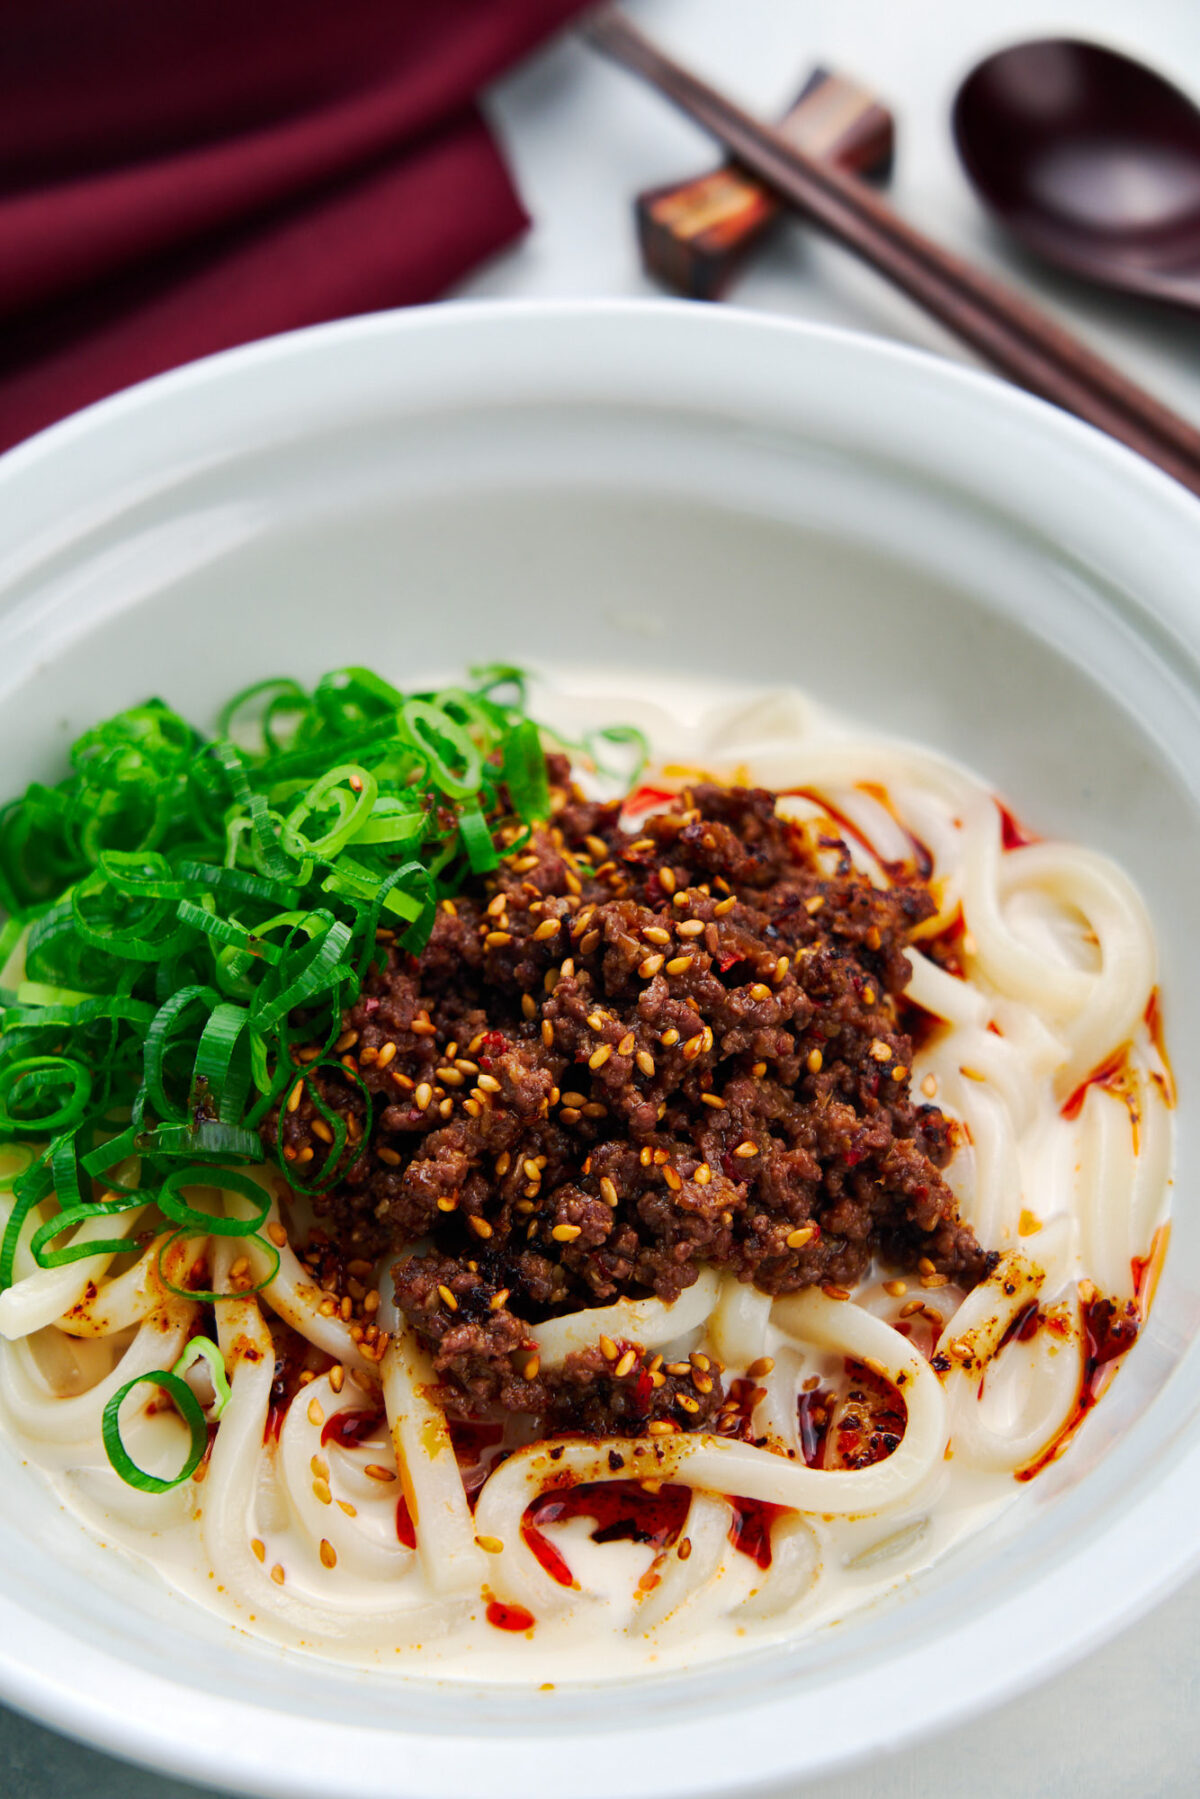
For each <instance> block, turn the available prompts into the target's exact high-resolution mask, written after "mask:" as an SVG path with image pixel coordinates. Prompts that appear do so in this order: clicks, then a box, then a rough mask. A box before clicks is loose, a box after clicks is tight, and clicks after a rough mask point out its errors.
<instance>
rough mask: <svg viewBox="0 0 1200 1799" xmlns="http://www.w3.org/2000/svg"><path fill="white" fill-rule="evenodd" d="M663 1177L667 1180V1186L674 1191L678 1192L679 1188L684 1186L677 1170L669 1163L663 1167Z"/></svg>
mask: <svg viewBox="0 0 1200 1799" xmlns="http://www.w3.org/2000/svg"><path fill="white" fill-rule="evenodd" d="M663 1179H664V1181H666V1183H667V1186H668V1187H669V1188H670V1189H671V1191H672V1193H678V1192H679V1189H680V1188H681V1187H682V1186H683V1182H682V1181H681V1180H680V1178H679V1176H678V1175H677V1174H676V1172H675V1170H674V1169H673V1168H672V1167H670V1166H669V1165H667V1166H665V1167H664V1168H663Z"/></svg>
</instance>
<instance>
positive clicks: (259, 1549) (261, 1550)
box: [250, 1537, 267, 1562]
mask: <svg viewBox="0 0 1200 1799" xmlns="http://www.w3.org/2000/svg"><path fill="white" fill-rule="evenodd" d="M250 1547H251V1549H253V1551H254V1553H255V1555H256V1556H257V1557H258V1559H259V1561H260V1562H265V1561H266V1559H267V1546H266V1544H265V1543H264V1542H262V1541H261V1540H260V1539H259V1538H258V1537H251V1539H250Z"/></svg>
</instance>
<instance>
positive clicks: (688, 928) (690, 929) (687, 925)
mask: <svg viewBox="0 0 1200 1799" xmlns="http://www.w3.org/2000/svg"><path fill="white" fill-rule="evenodd" d="M675 930H676V933H677V934H678V935H679V936H680V937H699V936H701V935H702V934H703V931H704V921H703V920H702V919H699V918H685V919H684V920H683V922H682V923H681V924H677V925H676V926H675Z"/></svg>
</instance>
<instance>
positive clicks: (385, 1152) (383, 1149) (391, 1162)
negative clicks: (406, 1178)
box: [375, 1143, 400, 1168]
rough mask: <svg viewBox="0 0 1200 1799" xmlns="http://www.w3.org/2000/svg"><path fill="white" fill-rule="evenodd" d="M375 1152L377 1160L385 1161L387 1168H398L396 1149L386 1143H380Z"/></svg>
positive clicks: (398, 1161)
mask: <svg viewBox="0 0 1200 1799" xmlns="http://www.w3.org/2000/svg"><path fill="white" fill-rule="evenodd" d="M375 1154H376V1155H377V1156H378V1157H379V1160H380V1161H381V1162H384V1163H386V1165H387V1166H388V1167H389V1168H399V1166H400V1155H399V1152H398V1151H397V1150H394V1149H389V1148H388V1147H387V1145H386V1144H384V1143H381V1144H380V1145H379V1147H378V1148H377V1149H376V1151H375Z"/></svg>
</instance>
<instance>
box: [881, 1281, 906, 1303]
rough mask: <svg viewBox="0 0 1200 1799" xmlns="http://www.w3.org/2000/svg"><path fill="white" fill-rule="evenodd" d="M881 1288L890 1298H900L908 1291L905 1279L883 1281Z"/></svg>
mask: <svg viewBox="0 0 1200 1799" xmlns="http://www.w3.org/2000/svg"><path fill="white" fill-rule="evenodd" d="M883 1290H884V1292H885V1293H886V1294H887V1295H888V1296H889V1298H891V1299H902V1298H903V1297H904V1295H905V1294H906V1293H907V1292H908V1282H907V1281H884V1283H883Z"/></svg>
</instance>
